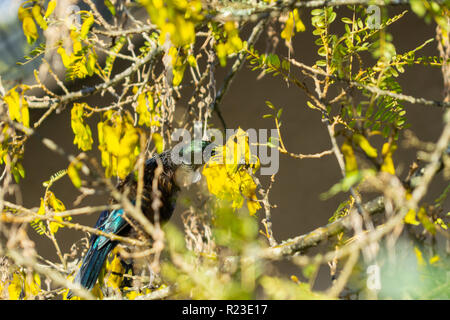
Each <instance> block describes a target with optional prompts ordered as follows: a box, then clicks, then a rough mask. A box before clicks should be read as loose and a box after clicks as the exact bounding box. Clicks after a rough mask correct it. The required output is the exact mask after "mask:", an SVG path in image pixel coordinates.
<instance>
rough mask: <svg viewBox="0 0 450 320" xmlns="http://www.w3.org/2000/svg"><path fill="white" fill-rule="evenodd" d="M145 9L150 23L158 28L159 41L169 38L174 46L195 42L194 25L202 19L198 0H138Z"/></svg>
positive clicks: (161, 42)
mask: <svg viewBox="0 0 450 320" xmlns="http://www.w3.org/2000/svg"><path fill="white" fill-rule="evenodd" d="M139 2H140V3H141V4H142V5H143V6H144V7H145V8H146V9H147V12H148V14H149V16H150V21H151V23H153V24H155V25H156V26H158V28H159V29H160V37H159V42H160V44H163V43H164V42H165V41H166V39H168V38H169V39H170V41H171V42H172V43H173V45H174V46H175V47H182V46H185V45H190V44H193V43H194V42H195V26H196V25H197V23H198V22H200V21H201V20H202V19H203V15H202V2H201V1H199V0H193V1H189V0H168V1H162V0H139Z"/></svg>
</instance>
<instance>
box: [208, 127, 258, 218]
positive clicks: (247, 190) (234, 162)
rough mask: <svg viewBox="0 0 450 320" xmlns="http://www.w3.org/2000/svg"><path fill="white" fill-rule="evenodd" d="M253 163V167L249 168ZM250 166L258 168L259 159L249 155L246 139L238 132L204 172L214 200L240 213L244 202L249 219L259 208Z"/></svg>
mask: <svg viewBox="0 0 450 320" xmlns="http://www.w3.org/2000/svg"><path fill="white" fill-rule="evenodd" d="M252 163H253V165H252ZM249 166H252V167H253V170H254V171H255V170H256V169H257V168H258V167H259V159H258V158H257V157H256V156H255V155H252V154H251V153H250V146H249V143H248V135H247V133H246V132H245V131H243V130H242V129H240V128H239V130H238V132H237V133H236V134H234V135H233V136H231V137H230V138H229V139H228V141H227V142H226V144H225V145H224V146H223V147H220V148H218V149H217V154H216V155H215V156H214V157H212V158H211V159H210V161H208V163H207V164H206V165H205V167H204V168H203V175H204V176H205V177H206V181H207V184H208V189H209V191H210V192H211V193H212V194H214V195H215V196H216V197H217V198H219V199H221V200H225V201H227V202H230V203H231V207H232V208H233V209H239V208H241V207H242V206H243V205H244V201H245V200H247V208H248V211H249V213H250V214H251V215H253V214H255V213H256V211H257V210H258V209H259V208H261V205H260V204H259V202H258V201H257V197H256V183H255V182H254V180H253V178H252V176H251V175H250V173H249V172H248V167H249Z"/></svg>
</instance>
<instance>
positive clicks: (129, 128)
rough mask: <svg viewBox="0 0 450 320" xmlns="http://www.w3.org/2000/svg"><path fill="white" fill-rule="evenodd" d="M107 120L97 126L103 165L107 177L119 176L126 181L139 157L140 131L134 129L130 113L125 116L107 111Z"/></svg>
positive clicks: (105, 115) (105, 116) (105, 114)
mask: <svg viewBox="0 0 450 320" xmlns="http://www.w3.org/2000/svg"><path fill="white" fill-rule="evenodd" d="M103 117H104V118H105V120H104V121H103V122H102V121H100V122H99V123H98V124H97V128H98V139H99V146H98V148H99V150H100V151H101V152H102V165H103V166H104V167H105V168H106V173H105V175H106V176H107V177H110V176H112V175H113V174H114V175H118V176H119V178H121V179H124V178H125V177H126V176H127V175H128V174H129V173H130V172H131V171H132V170H133V168H134V164H135V162H136V158H137V156H138V155H139V152H140V148H139V130H138V129H136V128H135V127H133V119H132V117H131V115H130V114H129V113H125V114H124V115H123V116H121V115H120V114H117V113H114V111H112V110H109V111H106V112H105V113H104V115H103Z"/></svg>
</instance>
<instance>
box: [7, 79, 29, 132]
mask: <svg viewBox="0 0 450 320" xmlns="http://www.w3.org/2000/svg"><path fill="white" fill-rule="evenodd" d="M28 89H29V87H28V86H26V85H17V86H15V87H14V88H12V89H11V90H9V91H8V92H7V93H6V95H5V96H4V97H3V100H4V101H5V103H6V104H7V105H8V111H9V117H10V118H11V120H17V121H18V122H20V123H22V124H23V125H24V126H25V127H27V128H29V127H30V114H29V111H28V102H27V100H26V99H25V97H24V93H25V91H27V90H28Z"/></svg>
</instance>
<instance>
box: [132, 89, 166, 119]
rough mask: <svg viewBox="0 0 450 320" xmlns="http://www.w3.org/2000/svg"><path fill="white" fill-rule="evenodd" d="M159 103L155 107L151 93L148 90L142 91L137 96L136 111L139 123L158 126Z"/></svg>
mask: <svg viewBox="0 0 450 320" xmlns="http://www.w3.org/2000/svg"><path fill="white" fill-rule="evenodd" d="M159 105H160V103H158V104H157V106H156V107H155V104H154V101H153V95H152V93H151V92H150V91H147V92H142V93H141V94H140V95H139V96H138V98H137V106H136V112H137V114H138V115H139V123H138V124H139V125H140V126H142V125H146V126H147V127H149V128H150V127H152V126H155V127H160V126H161V124H160V122H159V119H160V117H161V115H160V113H159V112H158V111H159V108H158V107H159Z"/></svg>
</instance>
